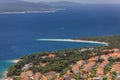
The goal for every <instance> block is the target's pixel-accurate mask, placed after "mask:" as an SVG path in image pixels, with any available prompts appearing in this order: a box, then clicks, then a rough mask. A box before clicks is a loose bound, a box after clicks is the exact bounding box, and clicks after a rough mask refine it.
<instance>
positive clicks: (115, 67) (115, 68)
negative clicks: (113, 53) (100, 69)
mask: <svg viewBox="0 0 120 80" xmlns="http://www.w3.org/2000/svg"><path fill="white" fill-rule="evenodd" d="M119 70H120V62H116V63H114V64H113V66H112V69H111V71H112V72H113V71H115V72H117V71H119Z"/></svg>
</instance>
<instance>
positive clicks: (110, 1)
mask: <svg viewBox="0 0 120 80" xmlns="http://www.w3.org/2000/svg"><path fill="white" fill-rule="evenodd" d="M23 1H29V2H59V1H70V2H77V3H98V4H99V3H100V4H101V3H103V4H120V0H23Z"/></svg>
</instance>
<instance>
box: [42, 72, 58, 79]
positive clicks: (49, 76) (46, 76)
mask: <svg viewBox="0 0 120 80" xmlns="http://www.w3.org/2000/svg"><path fill="white" fill-rule="evenodd" d="M56 76H57V73H56V72H55V71H50V72H49V73H47V74H45V75H43V76H42V80H51V79H53V78H55V77H56Z"/></svg>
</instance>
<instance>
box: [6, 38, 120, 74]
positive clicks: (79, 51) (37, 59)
mask: <svg viewBox="0 0 120 80" xmlns="http://www.w3.org/2000/svg"><path fill="white" fill-rule="evenodd" d="M76 39H83V40H94V41H101V42H107V43H108V44H109V46H102V47H86V48H76V49H67V50H59V51H54V52H36V53H33V54H30V55H26V56H23V57H22V58H21V59H20V61H19V62H18V63H16V64H15V65H13V66H11V67H10V68H9V69H8V74H7V76H19V75H20V74H21V72H22V71H23V70H22V68H23V67H24V65H25V64H29V63H32V65H33V66H32V67H30V68H29V70H32V71H33V72H34V73H36V72H41V73H42V74H45V73H47V72H49V71H56V72H58V73H61V74H64V73H65V72H66V71H67V70H68V69H70V65H72V64H75V63H76V62H77V61H79V60H88V59H89V58H91V57H95V56H99V55H102V54H108V53H109V52H101V50H104V49H108V48H109V49H110V48H113V47H115V48H120V43H119V41H120V36H102V37H87V38H76ZM92 52H94V53H97V54H95V55H92V54H91V53H92ZM49 54H55V57H49ZM40 63H46V65H45V66H44V67H41V66H38V65H39V64H40Z"/></svg>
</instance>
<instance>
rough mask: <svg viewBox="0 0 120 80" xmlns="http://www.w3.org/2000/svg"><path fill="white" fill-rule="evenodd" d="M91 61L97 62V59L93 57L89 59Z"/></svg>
mask: <svg viewBox="0 0 120 80" xmlns="http://www.w3.org/2000/svg"><path fill="white" fill-rule="evenodd" d="M89 61H97V59H96V58H94V57H92V58H90V59H89Z"/></svg>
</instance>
